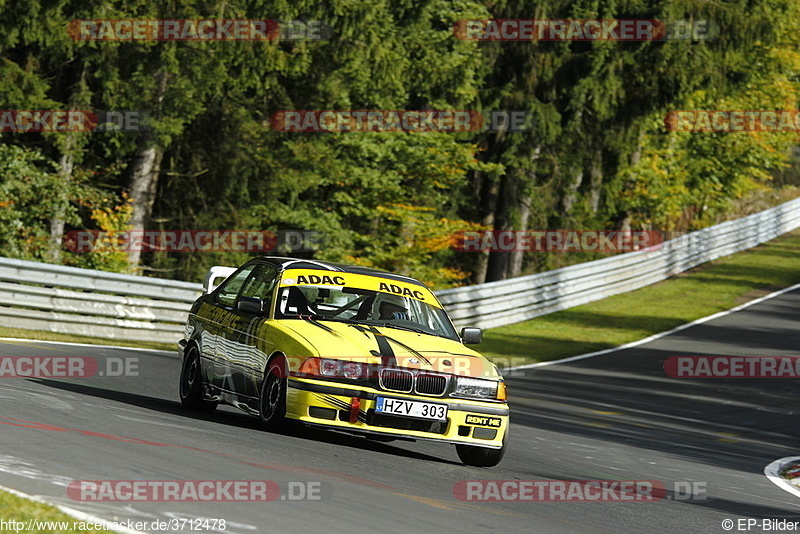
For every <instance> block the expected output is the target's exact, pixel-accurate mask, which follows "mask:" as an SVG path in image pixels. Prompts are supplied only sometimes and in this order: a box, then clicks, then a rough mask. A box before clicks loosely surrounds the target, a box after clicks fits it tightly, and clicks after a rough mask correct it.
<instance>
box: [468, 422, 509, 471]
mask: <svg viewBox="0 0 800 534" xmlns="http://www.w3.org/2000/svg"><path fill="white" fill-rule="evenodd" d="M507 448H508V429H506V435H505V436H503V447H502V448H500V449H487V448H486V447H475V446H474V445H456V452H457V453H458V457H459V459H460V460H461V461H462V462H463V463H464V465H470V466H473V467H494V466H496V465H497V464H499V463H500V460H502V459H503V456H505V454H506V449H507Z"/></svg>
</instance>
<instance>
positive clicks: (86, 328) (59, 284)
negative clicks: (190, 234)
mask: <svg viewBox="0 0 800 534" xmlns="http://www.w3.org/2000/svg"><path fill="white" fill-rule="evenodd" d="M202 291H203V287H202V285H201V284H194V283H189V282H178V281H175V280H165V279H161V278H150V277H147V276H134V275H127V274H117V273H108V272H104V271H94V270H91V269H78V268H76V267H65V266H63V265H52V264H49V263H38V262H32V261H22V260H12V259H8V258H0V325H2V326H10V327H15V328H24V329H29V330H46V331H49V332H59V333H63V334H73V335H79V336H92V337H102V338H109V339H129V340H136V341H162V342H165V343H172V342H175V341H177V340H178V339H180V337H181V334H182V333H183V325H184V323H185V322H186V312H187V311H188V310H189V308H190V306H191V304H192V302H194V300H195V299H196V298H197V297H198V296H200V294H201V293H202Z"/></svg>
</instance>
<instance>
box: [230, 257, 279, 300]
mask: <svg viewBox="0 0 800 534" xmlns="http://www.w3.org/2000/svg"><path fill="white" fill-rule="evenodd" d="M277 279H278V270H277V269H276V268H275V267H274V266H272V265H269V264H259V265H256V268H255V269H253V274H252V276H250V278H248V279H247V281H246V282H245V284H244V287H243V288H242V291H241V292H240V293H239V297H240V298H241V297H255V298H259V299H261V300H263V301H264V302H265V303H266V306H265V309H267V310H268V309H270V306H271V304H272V290H273V289H274V288H275V281H276V280H277Z"/></svg>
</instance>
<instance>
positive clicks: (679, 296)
mask: <svg viewBox="0 0 800 534" xmlns="http://www.w3.org/2000/svg"><path fill="white" fill-rule="evenodd" d="M799 282H800V231H794V232H791V233H789V234H786V235H784V236H781V237H779V238H777V239H773V240H772V241H770V242H768V243H765V244H763V245H760V246H758V247H756V248H753V249H750V250H746V251H744V252H739V253H737V254H733V255H731V256H727V257H725V258H720V259H718V260H715V261H713V262H710V263H706V264H704V265H701V266H699V267H695V268H694V269H691V270H690V271H687V272H685V273H682V274H680V275H678V276H676V277H673V278H670V279H669V280H665V281H663V282H659V283H657V284H653V285H651V286H647V287H645V288H642V289H638V290H636V291H631V292H629V293H624V294H622V295H616V296H614V297H609V298H607V299H604V300H599V301H597V302H593V303H591V304H586V305H584V306H578V307H575V308H570V309H568V310H564V311H561V312H556V313H552V314H550V315H545V316H542V317H537V318H535V319H531V320H529V321H525V322H522V323H516V324H513V325H508V326H502V327H499V328H493V329H491V330H488V331H487V332H486V333H485V335H484V342H483V343H481V344H480V345H478V347H477V349H478V350H479V351H480V352H482V353H483V354H486V355H487V356H489V357H491V358H493V359H495V361H497V362H498V364H499V365H501V366H502V364H503V363H504V362H509V361H510V362H513V363H512V365H520V364H523V363H534V362H543V361H551V360H558V359H561V358H565V357H567V356H574V355H577V354H584V353H587V352H594V351H597V350H602V349H606V348H610V347H616V346H617V345H622V344H624V343H630V342H632V341H636V340H638V339H642V338H645V337H647V336H651V335H653V334H657V333H659V332H664V331H665V330H670V329H671V328H675V327H676V326H679V325H681V324H684V323H688V322H690V321H694V320H696V319H700V318H701V317H705V316H707V315H711V314H713V313H717V312H720V311H723V310H727V309H730V308H732V307H734V306H737V305H739V304H743V303H744V302H747V301H749V300H752V299H754V298H757V297H760V296H762V295H765V294H767V293H770V292H772V291H776V290H778V289H781V288H784V287H788V286H791V285H794V284H797V283H799Z"/></svg>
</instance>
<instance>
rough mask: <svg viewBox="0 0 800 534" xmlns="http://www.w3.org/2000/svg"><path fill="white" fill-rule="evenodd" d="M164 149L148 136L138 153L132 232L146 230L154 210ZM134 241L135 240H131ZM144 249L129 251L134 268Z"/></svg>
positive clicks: (135, 268)
mask: <svg viewBox="0 0 800 534" xmlns="http://www.w3.org/2000/svg"><path fill="white" fill-rule="evenodd" d="M163 157H164V149H163V148H161V147H159V146H156V144H155V140H154V139H152V138H150V137H147V138H146V140H145V142H144V143H142V145H140V147H139V150H138V151H137V153H136V160H135V161H134V164H133V170H132V171H131V191H130V195H131V202H132V205H133V213H132V214H131V222H130V229H131V231H132V232H144V230H145V228H146V224H147V220H148V219H149V218H150V213H151V212H152V210H153V202H154V201H155V198H156V195H155V192H156V186H157V185H158V173H159V171H160V170H161V159H162V158H163ZM131 241H133V240H131ZM141 256H142V251H141V250H138V247H131V248H130V250H129V251H128V261H129V262H130V265H131V268H132V269H133V270H138V269H139V262H140V260H141Z"/></svg>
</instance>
